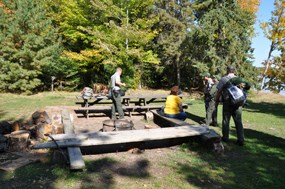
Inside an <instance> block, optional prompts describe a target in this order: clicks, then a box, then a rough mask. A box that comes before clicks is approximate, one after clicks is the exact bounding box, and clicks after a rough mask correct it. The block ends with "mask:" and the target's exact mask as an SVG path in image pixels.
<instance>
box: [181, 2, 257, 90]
mask: <svg viewBox="0 0 285 189" xmlns="http://www.w3.org/2000/svg"><path fill="white" fill-rule="evenodd" d="M200 4H202V5H203V6H202V5H200ZM199 5H200V6H199ZM195 7H196V9H195V15H196V21H197V24H196V25H195V27H193V28H192V30H190V32H189V35H188V39H187V43H186V44H185V50H184V51H185V52H184V58H183V60H185V63H184V65H186V66H188V69H189V70H192V72H191V74H192V78H189V80H190V79H192V80H193V78H194V81H195V84H196V85H199V84H201V78H202V77H201V74H203V73H205V72H209V73H211V74H212V75H215V74H219V75H223V74H225V70H226V69H225V68H226V66H228V65H234V66H235V67H236V68H237V70H238V71H239V72H238V74H239V75H241V76H244V77H246V78H247V79H249V80H251V81H252V80H253V79H254V68H253V66H252V61H251V58H252V54H251V53H252V51H253V49H252V48H251V38H252V34H253V33H252V31H253V30H252V26H253V24H254V22H255V17H254V16H253V15H252V14H251V13H248V12H246V11H243V10H242V9H241V8H240V6H239V5H238V4H237V3H236V1H235V0H233V1H220V0H213V1H211V2H208V3H207V4H205V3H204V2H203V1H196V4H195ZM187 52H188V55H187ZM184 70H185V69H184ZM188 73H189V72H188ZM188 75H190V74H188ZM199 80H200V82H199Z"/></svg>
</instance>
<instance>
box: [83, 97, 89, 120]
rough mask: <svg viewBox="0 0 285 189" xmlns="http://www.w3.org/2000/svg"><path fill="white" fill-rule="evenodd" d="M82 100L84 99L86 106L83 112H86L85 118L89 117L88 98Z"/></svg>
mask: <svg viewBox="0 0 285 189" xmlns="http://www.w3.org/2000/svg"><path fill="white" fill-rule="evenodd" d="M84 101H85V108H87V109H86V112H85V114H86V118H87V119H89V110H88V106H89V105H88V100H87V99H84Z"/></svg>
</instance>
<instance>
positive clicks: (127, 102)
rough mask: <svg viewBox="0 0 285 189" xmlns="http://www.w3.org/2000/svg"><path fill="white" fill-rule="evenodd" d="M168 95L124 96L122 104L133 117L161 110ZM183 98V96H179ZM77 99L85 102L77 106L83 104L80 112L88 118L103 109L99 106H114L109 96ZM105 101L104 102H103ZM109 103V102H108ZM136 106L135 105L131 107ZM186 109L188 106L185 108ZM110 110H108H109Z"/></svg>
mask: <svg viewBox="0 0 285 189" xmlns="http://www.w3.org/2000/svg"><path fill="white" fill-rule="evenodd" d="M167 96H168V95H167V94H159V95H140V96H138V95H126V96H122V97H121V99H122V104H123V105H124V106H123V109H124V110H125V111H128V112H129V115H131V113H130V112H131V111H138V110H140V111H142V110H145V111H149V110H152V109H161V107H162V104H158V103H162V102H165V101H166V98H167ZM179 96H180V97H181V98H182V97H183V95H179ZM76 98H77V99H82V100H83V102H77V103H76V104H81V106H82V107H81V108H80V109H79V110H82V111H83V110H84V111H85V115H86V117H87V118H89V111H90V110H91V111H96V110H97V111H101V110H102V108H99V107H98V106H95V105H98V104H112V102H111V99H110V98H108V97H107V96H102V95H93V96H92V97H84V96H77V97H76ZM103 100H104V102H102V101H103ZM106 101H107V102H106ZM151 103H156V105H153V106H152V105H149V104H151ZM131 104H134V105H131ZM184 107H186V106H184ZM109 109H110V108H108V110H109Z"/></svg>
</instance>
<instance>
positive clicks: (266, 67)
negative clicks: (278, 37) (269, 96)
mask: <svg viewBox="0 0 285 189" xmlns="http://www.w3.org/2000/svg"><path fill="white" fill-rule="evenodd" d="M273 50H274V43H273V42H272V43H271V46H270V50H269V53H268V57H267V60H266V61H265V69H264V72H263V75H262V82H261V90H263V89H264V85H265V80H266V76H267V71H268V69H269V65H270V58H271V54H272V52H273Z"/></svg>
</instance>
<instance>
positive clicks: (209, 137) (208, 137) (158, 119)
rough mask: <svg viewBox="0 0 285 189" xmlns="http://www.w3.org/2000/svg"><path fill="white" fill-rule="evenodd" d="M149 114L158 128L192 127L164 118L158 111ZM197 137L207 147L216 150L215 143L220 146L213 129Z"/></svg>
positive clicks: (219, 138) (218, 138) (185, 123)
mask: <svg viewBox="0 0 285 189" xmlns="http://www.w3.org/2000/svg"><path fill="white" fill-rule="evenodd" d="M151 112H152V113H153V122H154V123H155V124H157V125H159V126H160V127H177V126H182V125H192V126H193V124H189V123H187V122H184V121H181V120H178V119H174V118H168V117H165V116H164V115H163V113H162V112H161V111H159V110H151ZM205 128H206V126H205ZM199 137H200V139H201V140H202V141H203V142H205V143H206V144H207V145H209V146H211V147H212V146H213V145H214V148H216V147H215V145H217V143H218V144H219V145H222V144H221V136H220V135H219V134H218V133H216V131H215V130H213V129H208V132H207V133H204V134H202V135H201V136H199ZM222 148H223V146H222ZM214 150H215V149H214Z"/></svg>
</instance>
